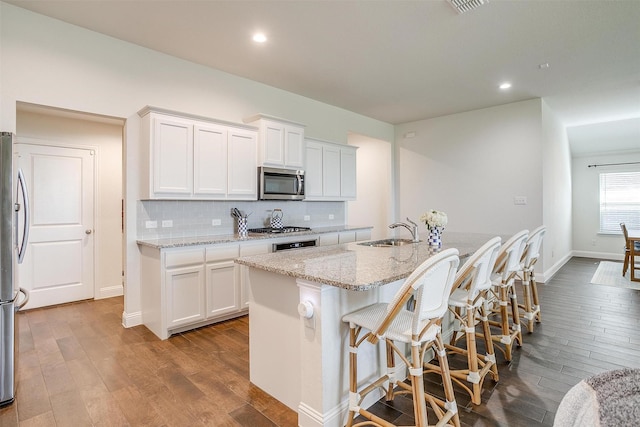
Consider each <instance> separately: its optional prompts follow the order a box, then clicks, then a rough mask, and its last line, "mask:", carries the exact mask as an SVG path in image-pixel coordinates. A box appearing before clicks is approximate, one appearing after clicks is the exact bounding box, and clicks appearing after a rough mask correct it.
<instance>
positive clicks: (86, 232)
mask: <svg viewBox="0 0 640 427" xmlns="http://www.w3.org/2000/svg"><path fill="white" fill-rule="evenodd" d="M91 233H93V230H85V231H84V234H91Z"/></svg>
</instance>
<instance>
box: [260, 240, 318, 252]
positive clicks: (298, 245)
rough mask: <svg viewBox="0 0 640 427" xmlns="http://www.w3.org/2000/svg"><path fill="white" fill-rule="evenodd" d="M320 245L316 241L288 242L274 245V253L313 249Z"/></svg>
mask: <svg viewBox="0 0 640 427" xmlns="http://www.w3.org/2000/svg"><path fill="white" fill-rule="evenodd" d="M317 244H318V241H317V240H316V239H309V240H302V239H301V240H296V241H295V242H287V243H274V244H273V246H272V248H271V249H272V251H273V252H279V251H287V250H289V249H302V248H311V247H314V246H316V245H317Z"/></svg>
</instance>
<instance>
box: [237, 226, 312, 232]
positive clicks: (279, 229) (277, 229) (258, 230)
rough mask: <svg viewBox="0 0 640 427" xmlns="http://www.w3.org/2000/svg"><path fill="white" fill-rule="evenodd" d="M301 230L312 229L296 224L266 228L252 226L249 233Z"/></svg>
mask: <svg viewBox="0 0 640 427" xmlns="http://www.w3.org/2000/svg"><path fill="white" fill-rule="evenodd" d="M300 231H311V229H310V228H309V227H294V226H284V227H277V228H276V227H264V228H250V229H249V233H262V234H265V233H274V234H281V233H295V232H300Z"/></svg>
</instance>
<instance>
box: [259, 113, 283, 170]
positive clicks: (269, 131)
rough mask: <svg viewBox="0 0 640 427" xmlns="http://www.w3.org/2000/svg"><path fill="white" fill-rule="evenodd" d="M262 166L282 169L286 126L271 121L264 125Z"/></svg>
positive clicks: (265, 122)
mask: <svg viewBox="0 0 640 427" xmlns="http://www.w3.org/2000/svg"><path fill="white" fill-rule="evenodd" d="M262 138H263V140H262V141H261V152H262V159H261V160H262V164H264V165H266V166H275V167H282V166H283V165H284V138H285V132H284V125H283V124H281V123H275V122H270V121H264V122H263V124H262Z"/></svg>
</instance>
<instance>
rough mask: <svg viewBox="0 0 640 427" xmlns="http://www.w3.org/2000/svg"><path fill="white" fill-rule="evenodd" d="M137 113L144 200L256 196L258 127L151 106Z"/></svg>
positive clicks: (226, 198)
mask: <svg viewBox="0 0 640 427" xmlns="http://www.w3.org/2000/svg"><path fill="white" fill-rule="evenodd" d="M138 114H139V115H140V116H141V117H142V132H141V139H142V148H143V150H144V154H143V156H142V158H143V160H142V164H141V167H140V170H141V183H142V188H141V194H142V197H143V198H146V199H188V200H256V199H257V195H258V193H257V152H258V147H257V141H258V132H257V129H255V128H253V127H251V126H245V125H240V124H233V123H228V122H222V121H215V120H213V119H207V118H203V117H200V116H192V115H186V114H182V113H176V112H172V111H169V110H161V109H156V108H152V107H145V108H144V109H142V110H141V111H140V112H139V113H138Z"/></svg>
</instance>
